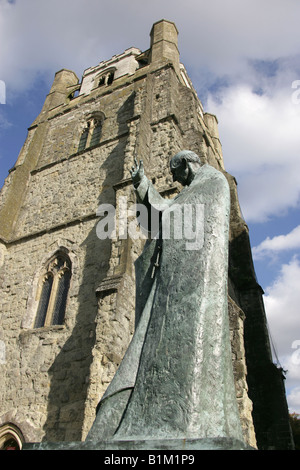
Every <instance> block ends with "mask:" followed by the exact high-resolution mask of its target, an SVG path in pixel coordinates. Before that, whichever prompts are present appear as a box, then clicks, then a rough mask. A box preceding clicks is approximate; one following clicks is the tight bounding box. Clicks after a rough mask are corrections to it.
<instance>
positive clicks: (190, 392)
mask: <svg viewBox="0 0 300 470" xmlns="http://www.w3.org/2000/svg"><path fill="white" fill-rule="evenodd" d="M136 191H137V196H138V200H139V201H141V202H143V203H144V204H146V205H147V206H148V207H150V206H151V205H152V206H155V207H156V208H158V206H159V205H160V204H161V203H162V202H163V200H162V198H161V196H160V195H159V194H158V192H157V191H156V190H155V189H154V187H153V186H152V184H151V183H150V182H149V181H148V179H147V178H146V177H145V176H144V177H143V179H142V181H141V182H140V184H139V186H138V187H137V188H136ZM164 202H165V203H166V206H165V207H166V208H165V210H164V211H163V212H162V221H161V222H162V227H164V223H166V226H168V223H167V221H168V220H169V213H170V211H172V210H173V208H174V207H176V211H175V213H176V214H177V216H178V213H180V210H181V214H182V221H181V222H180V216H178V218H177V219H176V215H174V219H176V223H175V227H174V230H173V229H172V224H171V227H170V228H171V229H170V231H169V238H166V237H165V236H164V235H166V232H165V233H161V234H160V235H161V236H160V237H158V238H157V239H153V240H151V241H148V242H147V243H146V245H145V249H144V251H143V253H142V255H141V256H140V258H139V259H138V260H137V261H136V317H137V322H136V331H135V334H134V336H133V339H132V342H131V344H130V346H129V348H128V350H127V352H126V354H125V356H124V359H123V361H122V363H121V365H120V367H119V369H118V371H117V373H116V375H115V377H114V379H113V380H112V382H111V384H110V386H109V387H108V389H107V391H106V393H105V394H104V396H103V398H102V400H101V402H100V405H99V409H98V413H97V416H96V419H95V423H94V425H93V427H92V429H91V431H90V433H89V435H88V439H93V440H94V439H97V440H99V439H118V440H122V439H126V440H127V439H160V438H169V439H170V438H204V437H233V438H237V439H242V432H241V426H240V419H239V413H238V410H237V403H236V395H235V385H234V379H233V371H232V357H231V343H230V334H229V321H228V310H227V276H228V232H229V211H230V195H229V187H228V183H227V180H226V178H225V176H224V175H223V174H222V173H221V172H219V171H218V170H216V169H214V168H213V167H211V166H210V165H207V164H205V165H203V166H201V167H200V169H198V171H197V172H196V175H195V177H194V179H193V181H192V182H191V184H190V185H189V186H185V187H184V189H183V190H182V191H181V192H180V194H179V195H178V196H176V198H174V199H172V200H169V201H165V200H164ZM186 206H189V208H188V209H189V211H190V210H191V209H192V210H191V212H189V211H187V212H186V214H189V215H190V218H189V219H187V217H184V208H186ZM177 211H179V212H177ZM197 211H198V212H197ZM196 214H197V217H198V218H197V217H196V216H195V215H196ZM171 220H172V217H171ZM191 221H192V225H191ZM180 223H181V227H180V226H179V225H180ZM187 223H188V224H190V225H189V227H187V225H186V224H187ZM186 229H189V230H186ZM167 231H168V230H167ZM190 232H192V233H197V234H198V238H196V241H195V243H193V240H192V239H191V238H190ZM187 237H188V239H187Z"/></svg>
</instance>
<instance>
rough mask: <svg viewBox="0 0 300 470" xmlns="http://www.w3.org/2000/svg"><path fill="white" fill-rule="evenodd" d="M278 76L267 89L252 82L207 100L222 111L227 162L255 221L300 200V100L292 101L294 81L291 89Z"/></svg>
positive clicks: (221, 128)
mask: <svg viewBox="0 0 300 470" xmlns="http://www.w3.org/2000/svg"><path fill="white" fill-rule="evenodd" d="M281 78H282V77H281V72H280V77H278V80H279V81H280V79H281ZM253 81H254V80H253ZM274 81H275V83H273V87H270V88H267V87H266V88H265V93H264V94H257V93H255V92H254V91H253V86H251V85H250V84H246V85H245V84H242V85H241V84H236V85H233V86H231V87H228V88H223V89H222V91H221V93H220V94H219V96H215V95H214V96H212V95H210V96H209V97H208V100H207V106H206V108H207V110H208V111H209V112H212V113H214V114H216V115H217V117H218V121H219V131H220V138H221V142H222V146H223V149H224V162H225V167H226V169H227V170H228V171H229V172H230V173H232V174H234V175H235V176H236V177H237V180H238V183H239V186H238V188H239V196H240V202H241V206H242V210H243V213H244V216H245V218H246V220H248V221H254V222H257V221H264V220H266V219H268V217H269V216H271V215H280V214H281V213H282V212H284V211H285V210H286V209H287V208H291V207H297V205H298V203H299V194H300V159H299V149H300V133H299V132H298V130H297V129H299V128H300V105H296V104H294V103H293V102H292V88H291V83H292V82H291V81H290V82H289V83H288V82H287V83H286V87H285V89H282V88H279V89H278V88H277V80H274Z"/></svg>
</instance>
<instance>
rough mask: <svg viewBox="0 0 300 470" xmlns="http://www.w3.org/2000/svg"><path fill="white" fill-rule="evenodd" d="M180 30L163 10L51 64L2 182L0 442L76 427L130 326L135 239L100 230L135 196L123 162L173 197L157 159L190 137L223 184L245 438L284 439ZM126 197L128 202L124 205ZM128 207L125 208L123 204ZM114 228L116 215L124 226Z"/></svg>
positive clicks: (284, 424) (75, 436)
mask: <svg viewBox="0 0 300 470" xmlns="http://www.w3.org/2000/svg"><path fill="white" fill-rule="evenodd" d="M177 36H178V31H177V28H176V26H175V24H174V23H172V22H170V21H166V20H161V21H159V22H157V23H155V24H154V25H153V27H152V30H151V33H150V48H149V49H148V50H146V51H141V50H139V49H137V48H134V47H133V48H130V49H127V50H126V51H125V52H123V53H122V54H119V55H115V56H113V57H112V58H111V59H110V60H107V61H103V62H100V63H99V64H98V65H96V66H92V67H90V68H88V69H87V70H85V71H84V73H83V76H82V78H81V80H79V79H78V77H77V76H76V74H75V73H74V72H72V71H70V70H65V69H63V70H60V71H59V72H57V73H56V75H55V78H54V81H53V84H52V87H51V89H50V92H49V94H48V96H47V97H46V100H45V103H44V105H43V108H42V110H41V113H40V114H39V116H38V117H37V118H36V120H35V121H34V122H33V124H32V125H31V126H30V127H29V129H28V135H27V139H26V141H25V143H24V146H23V148H22V149H21V151H20V154H19V157H18V159H17V161H16V164H15V166H14V167H13V168H12V170H11V171H10V173H9V175H8V177H7V179H6V181H5V184H4V187H3V189H2V191H1V194H0V204H1V205H0V267H1V274H0V289H1V296H0V316H1V322H0V347H1V349H0V353H1V354H0V368H1V382H0V400H1V402H0V446H1V447H2V448H5V447H7V446H8V445H10V446H15V447H17V448H21V447H22V443H23V442H40V441H43V440H44V441H48V442H57V441H80V440H84V439H85V438H86V436H87V433H88V432H89V430H90V428H91V426H92V424H93V421H94V419H95V413H96V408H97V404H98V402H99V400H100V398H101V396H102V395H103V393H104V392H105V390H106V388H107V386H108V384H109V383H110V381H111V379H112V378H113V376H114V374H115V372H116V370H117V368H118V366H119V364H120V362H121V360H122V357H123V355H124V353H125V351H126V349H127V346H128V344H129V341H130V339H131V337H132V334H133V331H134V310H135V297H134V293H135V278H134V276H135V275H134V261H135V260H136V258H137V257H138V256H139V254H140V253H141V250H142V247H143V243H144V240H143V239H142V238H141V237H129V236H127V235H128V234H127V233H124V231H122V230H120V227H121V225H122V224H121V222H120V223H119V226H118V228H119V230H117V231H116V233H115V234H114V235H113V236H110V237H108V236H107V237H103V236H99V230H97V227H98V228H99V223H101V220H102V218H103V216H104V215H105V214H104V212H103V208H105V205H108V204H109V205H110V207H111V206H113V207H114V208H115V215H116V220H118V221H120V220H121V219H122V214H124V210H126V208H127V207H128V206H130V205H131V204H133V203H134V202H135V195H134V191H133V188H132V183H131V177H130V171H129V170H130V168H131V167H132V165H133V162H134V158H135V157H136V158H137V159H140V158H142V159H143V161H144V166H145V170H146V172H147V175H148V177H150V178H151V179H152V182H153V183H154V185H155V187H156V188H157V189H158V190H159V191H160V193H161V194H162V195H163V196H164V197H173V196H174V195H175V194H176V193H177V192H178V191H179V186H178V185H176V184H174V183H173V180H172V176H171V174H170V171H169V161H170V159H171V157H172V156H174V155H175V154H176V153H177V152H178V151H180V150H182V149H190V150H192V151H194V152H195V153H197V154H198V155H199V156H200V157H201V158H202V159H203V161H205V162H207V163H209V164H210V165H212V166H213V167H215V168H216V169H218V170H219V171H220V172H222V173H224V175H225V176H226V178H227V180H228V182H229V185H230V190H231V220H230V259H229V282H228V284H229V289H228V305H229V316H230V328H231V338H232V360H233V368H234V374H235V383H236V396H237V402H238V406H239V411H240V417H241V423H242V427H243V432H244V438H245V441H246V442H247V443H248V444H250V445H251V446H253V447H256V446H257V447H258V448H260V449H269V448H276V449H289V448H292V447H293V444H292V438H291V433H290V428H289V422H288V409H287V404H286V398H285V390H284V384H283V378H282V375H281V372H280V370H278V369H277V368H276V366H275V365H274V364H273V362H272V357H271V352H270V345H269V338H268V333H267V327H266V317H265V312H264V306H263V300H262V289H261V287H260V286H259V285H258V283H257V281H256V276H255V272H254V267H253V262H252V255H251V248H250V242H249V234H248V228H247V225H246V223H245V221H244V220H243V218H242V215H241V211H240V207H239V202H238V196H237V189H236V181H235V178H234V177H233V176H232V175H230V174H228V173H227V172H226V170H225V168H224V163H223V156H222V148H221V144H220V140H219V135H218V124H217V118H216V117H215V116H214V115H212V114H209V113H207V112H205V110H204V109H203V106H202V104H201V102H200V100H199V99H198V97H197V94H196V92H195V90H194V88H193V85H192V83H191V80H190V79H189V77H188V75H187V72H186V69H185V67H184V66H183V65H182V64H181V63H180V60H179V51H178V41H177V39H178V38H177ZM126 205H127V206H126ZM132 217H133V219H134V216H132ZM123 229H124V227H123Z"/></svg>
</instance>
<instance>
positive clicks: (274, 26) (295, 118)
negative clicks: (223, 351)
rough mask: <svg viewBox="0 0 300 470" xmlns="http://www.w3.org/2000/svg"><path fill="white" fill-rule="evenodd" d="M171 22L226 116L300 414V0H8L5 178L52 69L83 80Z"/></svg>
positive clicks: (2, 26) (275, 332)
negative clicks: (158, 26)
mask: <svg viewBox="0 0 300 470" xmlns="http://www.w3.org/2000/svg"><path fill="white" fill-rule="evenodd" d="M116 12H118V14H116ZM162 18H166V19H168V20H171V21H174V22H175V23H176V25H177V28H178V30H179V50H180V56H181V61H182V63H183V64H184V65H185V67H186V69H187V71H188V74H189V76H190V78H191V79H192V82H193V84H194V87H195V89H196V90H197V93H198V96H199V98H200V99H201V101H202V103H203V105H204V108H205V111H207V112H211V113H214V114H216V115H217V118H218V121H219V132H220V139H221V143H222V147H223V155H224V162H225V167H226V170H227V171H228V172H229V173H231V174H232V175H234V176H235V177H236V179H237V181H238V191H239V198H240V203H241V208H242V212H243V215H244V217H245V220H246V222H247V224H248V226H249V230H250V239H251V244H252V248H253V255H254V262H255V269H256V273H257V278H258V282H259V283H260V285H261V286H262V288H263V289H264V291H265V296H264V300H265V306H266V311H267V318H268V323H269V326H270V330H271V334H272V338H273V341H274V344H275V346H276V351H277V355H278V357H279V361H280V364H281V365H282V367H283V368H284V369H287V370H288V373H287V379H286V388H287V392H288V404H289V409H290V412H293V411H296V412H298V413H300V354H298V352H300V328H299V305H300V289H299V286H300V228H299V227H300V197H299V196H300V155H299V152H300V35H299V18H300V2H298V0H284V1H283V0H210V1H209V2H207V0H205V1H204V0H186V1H185V2H182V1H179V0H152V1H151V2H148V1H147V2H146V1H144V0H111V1H110V2H107V1H106V0H105V1H104V0H85V1H84V2H83V1H81V0H51V2H49V1H47V0H14V1H8V0H0V80H1V81H2V83H4V84H5V96H4V95H3V91H2V94H1V91H0V103H1V104H0V185H1V186H2V185H3V183H4V179H5V178H6V176H7V174H8V170H9V169H10V168H11V167H13V165H14V163H15V161H16V160H17V157H18V153H19V151H20V149H21V147H22V145H23V143H24V141H25V138H26V135H27V128H28V127H29V126H30V125H31V123H32V122H33V121H34V119H35V118H36V116H37V115H38V114H39V112H40V110H41V108H42V105H43V102H44V100H45V97H46V95H47V93H48V92H49V90H50V87H51V84H52V81H53V78H54V74H55V72H56V71H58V70H60V69H61V68H68V69H71V70H74V71H75V72H76V73H77V75H78V77H79V78H80V77H81V76H82V74H83V71H84V70H85V69H86V68H88V67H90V66H93V65H96V64H98V63H99V62H100V61H102V60H106V59H109V58H110V57H111V56H113V55H115V54H119V53H122V52H123V51H124V50H125V49H127V48H129V47H132V46H134V47H138V48H140V49H141V50H146V49H148V48H149V44H150V38H149V33H150V30H151V27H152V24H153V23H154V22H155V21H158V20H160V19H162ZM297 80H299V83H298V82H297ZM0 83H1V82H0ZM0 90H1V89H0ZM4 98H5V99H4ZM95 210H96V208H95Z"/></svg>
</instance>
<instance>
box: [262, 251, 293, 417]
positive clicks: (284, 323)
mask: <svg viewBox="0 0 300 470" xmlns="http://www.w3.org/2000/svg"><path fill="white" fill-rule="evenodd" d="M299 279H300V262H299V260H298V258H297V257H293V259H292V260H291V261H290V263H289V264H285V265H283V266H282V267H281V272H280V275H279V276H278V278H277V279H276V280H275V281H274V283H273V284H272V285H271V286H269V287H267V288H266V294H265V296H264V304H265V309H266V315H267V320H268V324H269V328H270V333H271V337H272V339H273V342H274V345H275V348H276V351H277V355H278V357H279V361H280V364H281V365H282V367H283V369H285V370H287V371H288V372H287V376H286V388H287V389H288V390H289V394H288V403H289V406H290V411H297V410H299V409H300V400H299V389H300V387H299V384H300V352H299V348H300V328H299V305H300V289H299ZM296 388H297V390H296ZM295 407H296V409H295Z"/></svg>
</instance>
